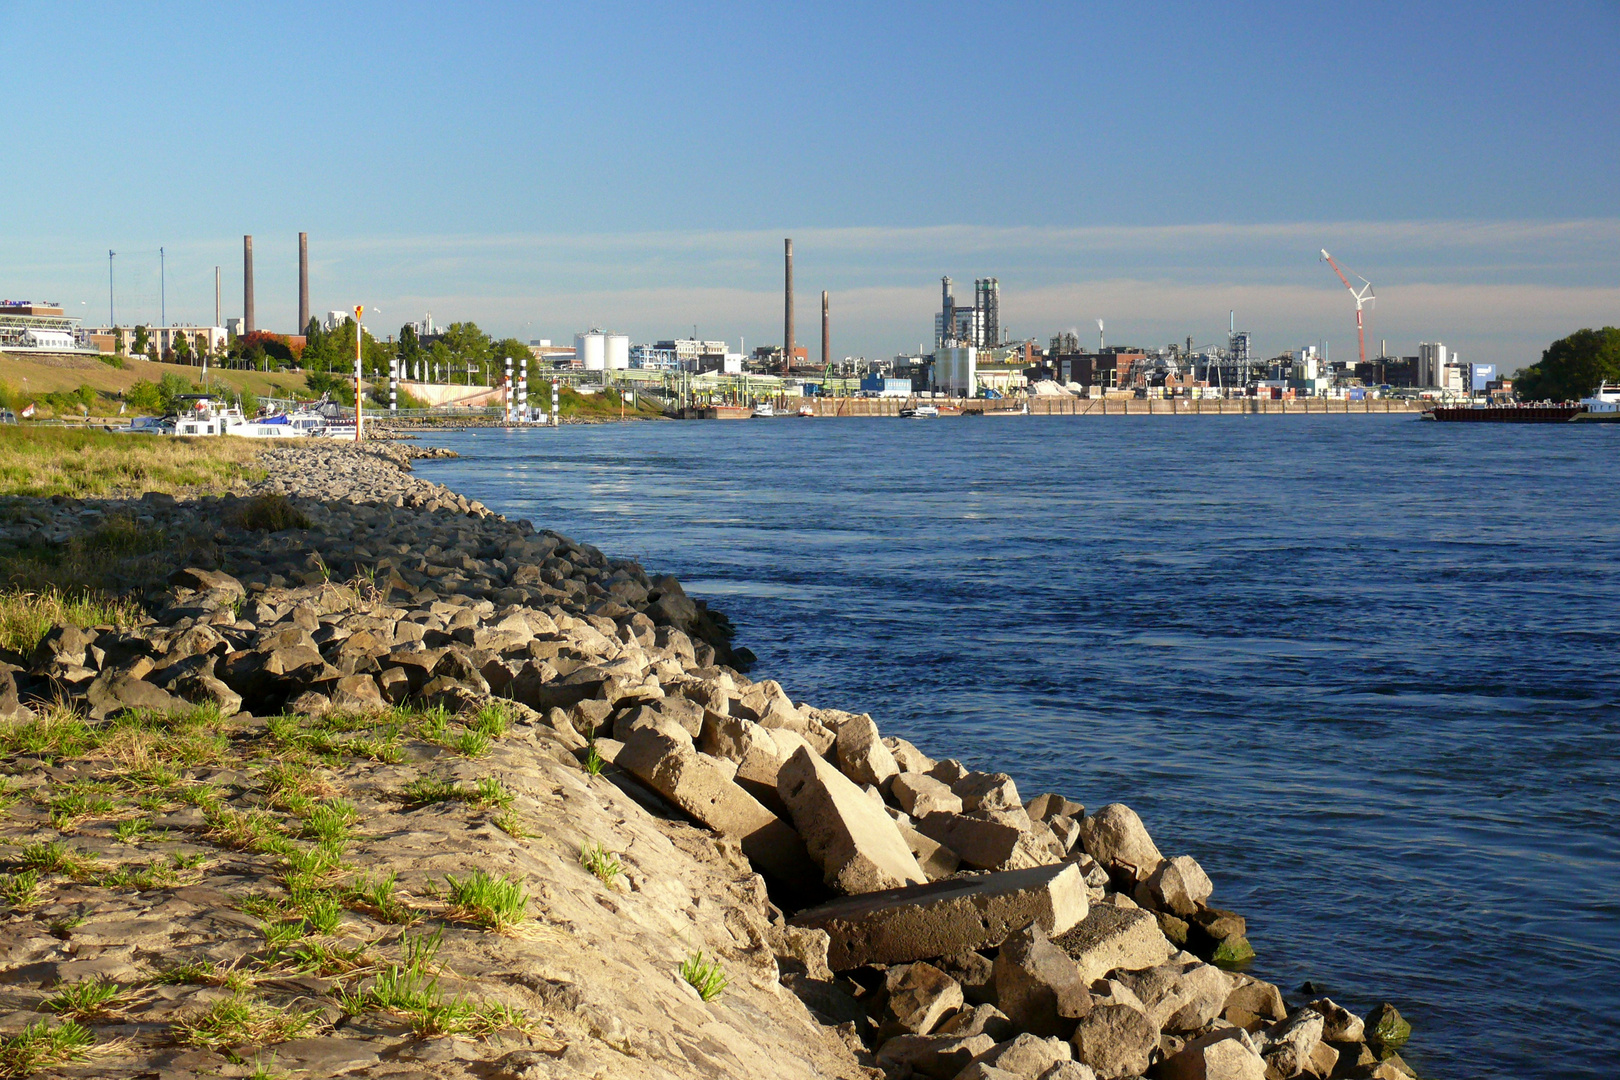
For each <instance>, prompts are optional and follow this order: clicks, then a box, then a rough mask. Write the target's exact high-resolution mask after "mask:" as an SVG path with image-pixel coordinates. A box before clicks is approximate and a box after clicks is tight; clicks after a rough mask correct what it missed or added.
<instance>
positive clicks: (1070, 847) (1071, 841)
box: [1031, 814, 1096, 862]
mask: <svg viewBox="0 0 1620 1080" xmlns="http://www.w3.org/2000/svg"><path fill="white" fill-rule="evenodd" d="M1031 816H1032V817H1033V816H1034V815H1031ZM1039 820H1043V821H1045V822H1046V827H1047V828H1049V829H1051V830H1052V835H1053V836H1055V837H1057V841H1058V843H1059V844H1061V845H1063V854H1064V855H1065V856H1068V855H1071V854H1073V853H1074V850H1075V845H1076V844H1078V843H1079V842H1080V823H1079V822H1078V821H1076V820H1075V819H1074V818H1072V817H1069V816H1067V815H1065V814H1053V815H1052V816H1051V817H1049V818H1042V819H1039ZM1081 854H1085V853H1084V852H1081ZM1086 857H1087V858H1088V859H1089V858H1091V857H1090V856H1089V855H1087V856H1086ZM1092 861H1093V862H1095V861H1096V860H1095V859H1093V860H1092Z"/></svg>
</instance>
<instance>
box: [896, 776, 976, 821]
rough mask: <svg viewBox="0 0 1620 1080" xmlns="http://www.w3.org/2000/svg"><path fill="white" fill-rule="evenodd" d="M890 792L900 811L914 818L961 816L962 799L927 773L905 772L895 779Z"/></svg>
mask: <svg viewBox="0 0 1620 1080" xmlns="http://www.w3.org/2000/svg"><path fill="white" fill-rule="evenodd" d="M889 792H890V794H892V795H893V796H894V801H895V802H897V803H899V804H900V809H902V810H904V811H905V812H906V813H908V814H910V815H911V816H912V817H918V818H920V817H925V816H927V815H928V814H933V813H936V812H937V813H946V814H960V813H961V812H962V797H961V796H960V795H958V794H956V792H954V791H952V790H951V789H950V786H949V785H947V784H943V783H941V782H940V781H938V780H935V779H934V778H933V777H932V776H929V775H928V774H927V773H920V772H903V773H900V774H899V775H897V776H896V777H895V778H894V783H893V784H891V785H890V787H889Z"/></svg>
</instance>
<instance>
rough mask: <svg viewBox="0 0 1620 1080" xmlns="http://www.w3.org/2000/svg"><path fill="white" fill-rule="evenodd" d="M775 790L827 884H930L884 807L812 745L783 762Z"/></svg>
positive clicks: (844, 887) (851, 889) (852, 889)
mask: <svg viewBox="0 0 1620 1080" xmlns="http://www.w3.org/2000/svg"><path fill="white" fill-rule="evenodd" d="M776 790H777V793H778V794H780V795H781V797H782V802H783V803H784V804H786V806H787V808H788V811H789V813H791V814H792V815H793V823H794V825H795V826H797V827H798V830H799V835H801V836H802V837H803V838H804V843H805V846H806V847H808V848H809V850H810V855H811V857H812V858H814V859H815V860H816V862H817V863H818V864H819V865H820V866H821V869H822V876H823V878H824V880H825V881H826V882H827V884H828V885H831V886H834V887H836V888H838V889H840V890H841V891H843V892H845V893H849V894H856V893H868V892H878V891H880V890H884V889H895V888H901V887H904V886H906V885H921V884H924V883H926V882H927V880H928V877H927V875H926V874H924V873H923V869H922V867H921V866H919V865H918V864H917V859H916V856H914V855H912V854H911V849H910V848H909V847H908V846H907V845H906V841H905V837H903V836H901V835H900V830H899V828H897V827H896V825H895V823H894V821H893V820H892V819H891V818H890V817H889V815H888V814H886V813H884V811H883V807H882V805H881V804H879V803H876V802H874V801H873V800H872V799H869V798H868V797H867V796H866V793H865V792H863V791H862V790H861V789H860V788H858V787H856V786H855V785H854V783H852V782H851V781H850V780H849V778H847V777H846V776H844V775H843V774H842V773H840V772H839V771H838V770H837V769H835V768H833V767H832V766H831V765H829V764H827V762H826V761H824V760H823V759H822V758H821V756H820V755H819V754H815V753H812V752H811V751H810V749H809V748H808V747H803V746H801V747H800V748H799V749H798V750H796V751H794V753H793V756H792V757H790V758H789V759H788V760H787V761H786V762H785V763H784V764H783V765H782V768H781V771H780V772H779V773H778V774H777V780H776ZM934 955H938V954H937V953H936V954H934ZM913 959H916V958H915V957H914V958H913Z"/></svg>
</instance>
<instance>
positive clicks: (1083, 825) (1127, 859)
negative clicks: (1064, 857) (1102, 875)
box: [1080, 803, 1164, 881]
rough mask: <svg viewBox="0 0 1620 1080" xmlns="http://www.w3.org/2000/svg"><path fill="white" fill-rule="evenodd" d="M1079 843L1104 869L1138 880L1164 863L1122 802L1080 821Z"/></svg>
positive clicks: (1147, 836)
mask: <svg viewBox="0 0 1620 1080" xmlns="http://www.w3.org/2000/svg"><path fill="white" fill-rule="evenodd" d="M1080 844H1081V846H1082V847H1084V848H1085V851H1086V854H1088V855H1090V856H1091V857H1092V858H1094V859H1096V860H1097V861H1098V862H1099V863H1101V864H1102V865H1103V866H1105V867H1108V868H1109V869H1119V870H1124V871H1127V872H1129V873H1130V874H1131V875H1132V876H1133V877H1134V878H1135V879H1136V880H1138V881H1141V880H1143V879H1145V878H1146V877H1147V876H1148V875H1149V874H1151V873H1153V871H1154V870H1155V869H1156V868H1157V867H1158V865H1159V864H1160V863H1161V862H1163V861H1164V856H1163V855H1161V854H1159V849H1158V848H1157V847H1155V846H1154V844H1153V838H1152V837H1151V836H1149V835H1148V831H1147V828H1146V827H1145V826H1144V825H1143V824H1142V819H1141V818H1139V817H1137V816H1136V811H1135V810H1132V809H1131V808H1130V807H1128V806H1126V805H1125V804H1124V803H1109V804H1108V805H1107V806H1105V807H1103V808H1102V809H1101V810H1098V811H1097V812H1096V813H1095V814H1092V815H1091V816H1090V817H1088V818H1086V819H1085V820H1083V821H1081V822H1080Z"/></svg>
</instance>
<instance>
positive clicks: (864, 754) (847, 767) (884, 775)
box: [833, 716, 900, 788]
mask: <svg viewBox="0 0 1620 1080" xmlns="http://www.w3.org/2000/svg"><path fill="white" fill-rule="evenodd" d="M833 745H834V746H835V747H836V749H837V751H838V767H839V768H840V769H842V770H843V771H844V775H845V776H847V777H849V778H850V779H851V780H853V781H855V783H857V784H860V785H863V786H864V785H866V784H876V785H877V786H878V787H880V788H881V787H883V786H884V784H885V783H886V782H887V781H889V780H891V779H893V778H894V776H895V775H896V774H898V773H899V772H900V768H899V766H897V765H896V764H895V763H894V755H893V754H891V753H889V748H888V747H887V746H884V745H883V742H882V740H881V739H880V738H879V737H878V729H877V725H876V724H874V723H873V722H872V718H871V717H870V716H857V717H854V718H852V719H850V720H848V721H847V722H845V723H844V725H843V726H842V727H840V728H839V729H838V735H837V737H836V741H835V742H834V744H833Z"/></svg>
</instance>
